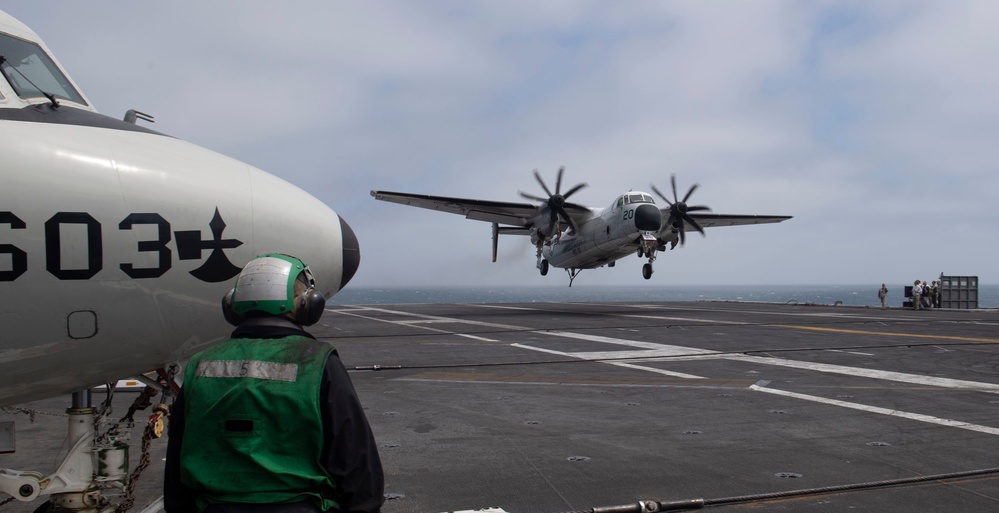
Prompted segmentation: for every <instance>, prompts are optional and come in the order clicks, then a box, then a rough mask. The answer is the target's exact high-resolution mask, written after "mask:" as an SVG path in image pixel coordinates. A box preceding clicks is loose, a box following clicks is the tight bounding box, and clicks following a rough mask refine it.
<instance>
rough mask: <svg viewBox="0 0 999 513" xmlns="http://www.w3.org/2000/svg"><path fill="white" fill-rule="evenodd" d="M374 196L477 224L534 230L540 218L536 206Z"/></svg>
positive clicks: (390, 194) (401, 194) (391, 194)
mask: <svg viewBox="0 0 999 513" xmlns="http://www.w3.org/2000/svg"><path fill="white" fill-rule="evenodd" d="M371 195H372V196H374V198H375V199H377V200H381V201H389V202H392V203H398V204H400V205H409V206H411V207H420V208H426V209H430V210H439V211H441V212H448V213H451V214H458V215H462V216H465V218H466V219H473V220H475V221H486V222H489V223H500V224H507V225H513V226H519V227H528V226H531V225H532V224H533V223H534V221H535V219H536V218H537V215H538V210H539V209H538V206H537V205H532V204H530V203H510V202H505V201H489V200H480V199H466V198H449V197H446V196H427V195H424V194H410V193H407V192H388V191H371Z"/></svg>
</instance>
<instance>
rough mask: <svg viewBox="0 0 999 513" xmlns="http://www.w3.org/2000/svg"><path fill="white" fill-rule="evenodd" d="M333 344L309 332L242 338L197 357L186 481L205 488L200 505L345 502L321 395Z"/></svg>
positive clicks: (184, 457) (188, 400)
mask: <svg viewBox="0 0 999 513" xmlns="http://www.w3.org/2000/svg"><path fill="white" fill-rule="evenodd" d="M332 351H333V346H332V345H330V344H326V343H323V342H319V341H317V340H314V339H311V338H307V337H299V336H293V337H286V338H280V339H240V338H237V339H230V340H228V341H226V342H223V343H222V344H220V345H218V346H216V347H213V348H210V349H208V350H205V351H203V352H201V353H199V354H197V355H195V356H194V358H192V359H191V361H190V362H189V363H188V364H187V372H186V377H185V381H184V405H185V407H184V415H185V418H186V422H185V426H184V440H183V444H182V447H181V454H180V465H181V482H183V483H184V484H185V485H187V486H188V487H190V488H192V489H194V490H197V491H198V492H200V496H199V499H198V508H199V509H200V510H201V511H204V510H205V508H206V507H207V506H208V504H210V503H234V502H235V503H286V502H298V501H302V500H309V499H311V500H314V501H315V502H316V505H318V506H319V507H320V508H321V509H322V510H323V511H327V510H330V509H334V510H336V509H339V505H338V504H337V503H336V502H335V501H334V500H332V499H331V498H330V496H331V495H332V492H333V490H334V484H333V480H332V478H331V477H330V476H329V474H328V473H327V471H326V468H325V467H324V466H323V464H322V461H320V458H321V455H322V450H323V421H322V414H321V410H320V406H319V401H320V398H319V393H320V384H321V382H322V378H323V370H324V369H325V366H326V359H327V358H328V357H329V354H330V353H331V352H332ZM323 491H325V492H326V493H323ZM324 495H325V497H323V496H324Z"/></svg>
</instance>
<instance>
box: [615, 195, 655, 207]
mask: <svg viewBox="0 0 999 513" xmlns="http://www.w3.org/2000/svg"><path fill="white" fill-rule="evenodd" d="M632 203H652V204H653V205H654V204H655V203H656V201H655V200H654V199H652V196H649V195H648V194H644V193H639V192H633V193H629V194H625V195H624V196H621V197H619V198H618V199H617V202H615V205H616V206H617V208H621V207H623V206H625V205H631V204H632Z"/></svg>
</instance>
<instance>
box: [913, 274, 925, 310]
mask: <svg viewBox="0 0 999 513" xmlns="http://www.w3.org/2000/svg"><path fill="white" fill-rule="evenodd" d="M922 300H923V286H922V285H920V284H919V280H916V281H915V282H914V283H913V284H912V309H913V310H922V309H923V305H922V304H920V303H921V302H922Z"/></svg>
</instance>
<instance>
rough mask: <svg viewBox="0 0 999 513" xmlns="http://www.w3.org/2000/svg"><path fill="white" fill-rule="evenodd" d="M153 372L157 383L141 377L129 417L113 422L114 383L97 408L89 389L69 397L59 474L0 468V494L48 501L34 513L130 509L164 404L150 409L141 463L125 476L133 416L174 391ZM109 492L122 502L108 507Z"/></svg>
mask: <svg viewBox="0 0 999 513" xmlns="http://www.w3.org/2000/svg"><path fill="white" fill-rule="evenodd" d="M158 372H159V373H160V377H161V378H162V381H153V380H150V379H149V378H145V377H144V378H145V379H141V378H140V381H144V382H146V384H147V385H149V387H148V388H147V389H146V392H143V393H142V394H140V395H139V397H138V398H136V400H135V403H133V405H132V407H130V408H129V411H128V414H127V415H126V416H125V417H123V418H122V419H121V420H118V421H117V422H115V421H113V420H110V419H109V417H110V416H111V399H112V398H113V394H114V384H113V383H109V384H108V398H107V400H106V401H105V402H104V403H103V404H102V405H101V407H100V408H95V407H94V406H93V404H92V401H91V395H90V390H84V391H81V392H77V393H74V394H73V401H72V407H70V408H69V409H68V410H66V413H67V416H68V418H69V430H68V431H69V434H68V436H67V441H68V443H69V451H68V453H67V454H66V455H65V456H64V457H63V460H62V463H61V464H60V465H59V467H58V469H56V470H55V472H53V473H51V474H49V475H47V476H46V475H43V474H42V473H41V472H36V471H18V470H12V469H0V492H4V493H6V494H8V495H11V498H12V499H16V500H19V501H25V502H27V501H32V500H34V499H36V498H38V497H40V496H46V495H47V496H49V500H48V501H47V502H45V503H44V504H42V505H41V506H40V507H39V508H38V509H37V510H36V511H40V512H59V513H73V512H81V513H83V512H85V513H114V512H117V511H127V510H128V509H129V508H131V507H132V505H133V504H134V500H135V497H134V495H133V494H134V491H135V482H136V480H137V479H138V478H139V475H140V474H141V473H142V471H143V470H145V468H146V467H147V466H148V465H149V454H148V450H149V441H150V440H151V439H153V438H159V437H160V435H162V433H163V423H164V420H165V416H166V415H167V414H168V411H169V409H168V407H167V406H166V405H165V404H157V405H155V406H154V407H153V412H154V413H153V415H152V416H150V417H149V421H148V423H147V424H146V426H145V429H144V431H143V437H142V438H143V444H142V449H143V455H142V458H141V460H142V461H141V462H140V463H139V466H138V467H137V468H135V469H134V470H133V471H132V472H131V473H129V471H128V450H129V442H130V438H131V437H130V433H131V427H132V426H133V425H134V423H135V421H134V420H133V419H132V416H133V414H134V413H135V412H136V411H138V410H142V409H145V408H146V407H148V406H149V405H150V404H151V399H152V398H153V397H155V396H156V395H158V394H160V393H161V392H162V393H163V394H164V397H166V396H168V395H170V394H171V393H174V392H176V390H178V388H177V387H176V385H175V384H173V375H172V373H171V374H168V373H167V372H166V371H165V370H163V369H160V370H159V371H158ZM153 385H155V386H153ZM98 428H100V429H98ZM109 492H110V495H111V496H115V495H117V496H119V497H121V502H119V503H118V504H112V503H111V499H110V497H109ZM9 500H10V499H8V501H9ZM5 502H7V501H5ZM0 504H2V503H0Z"/></svg>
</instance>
